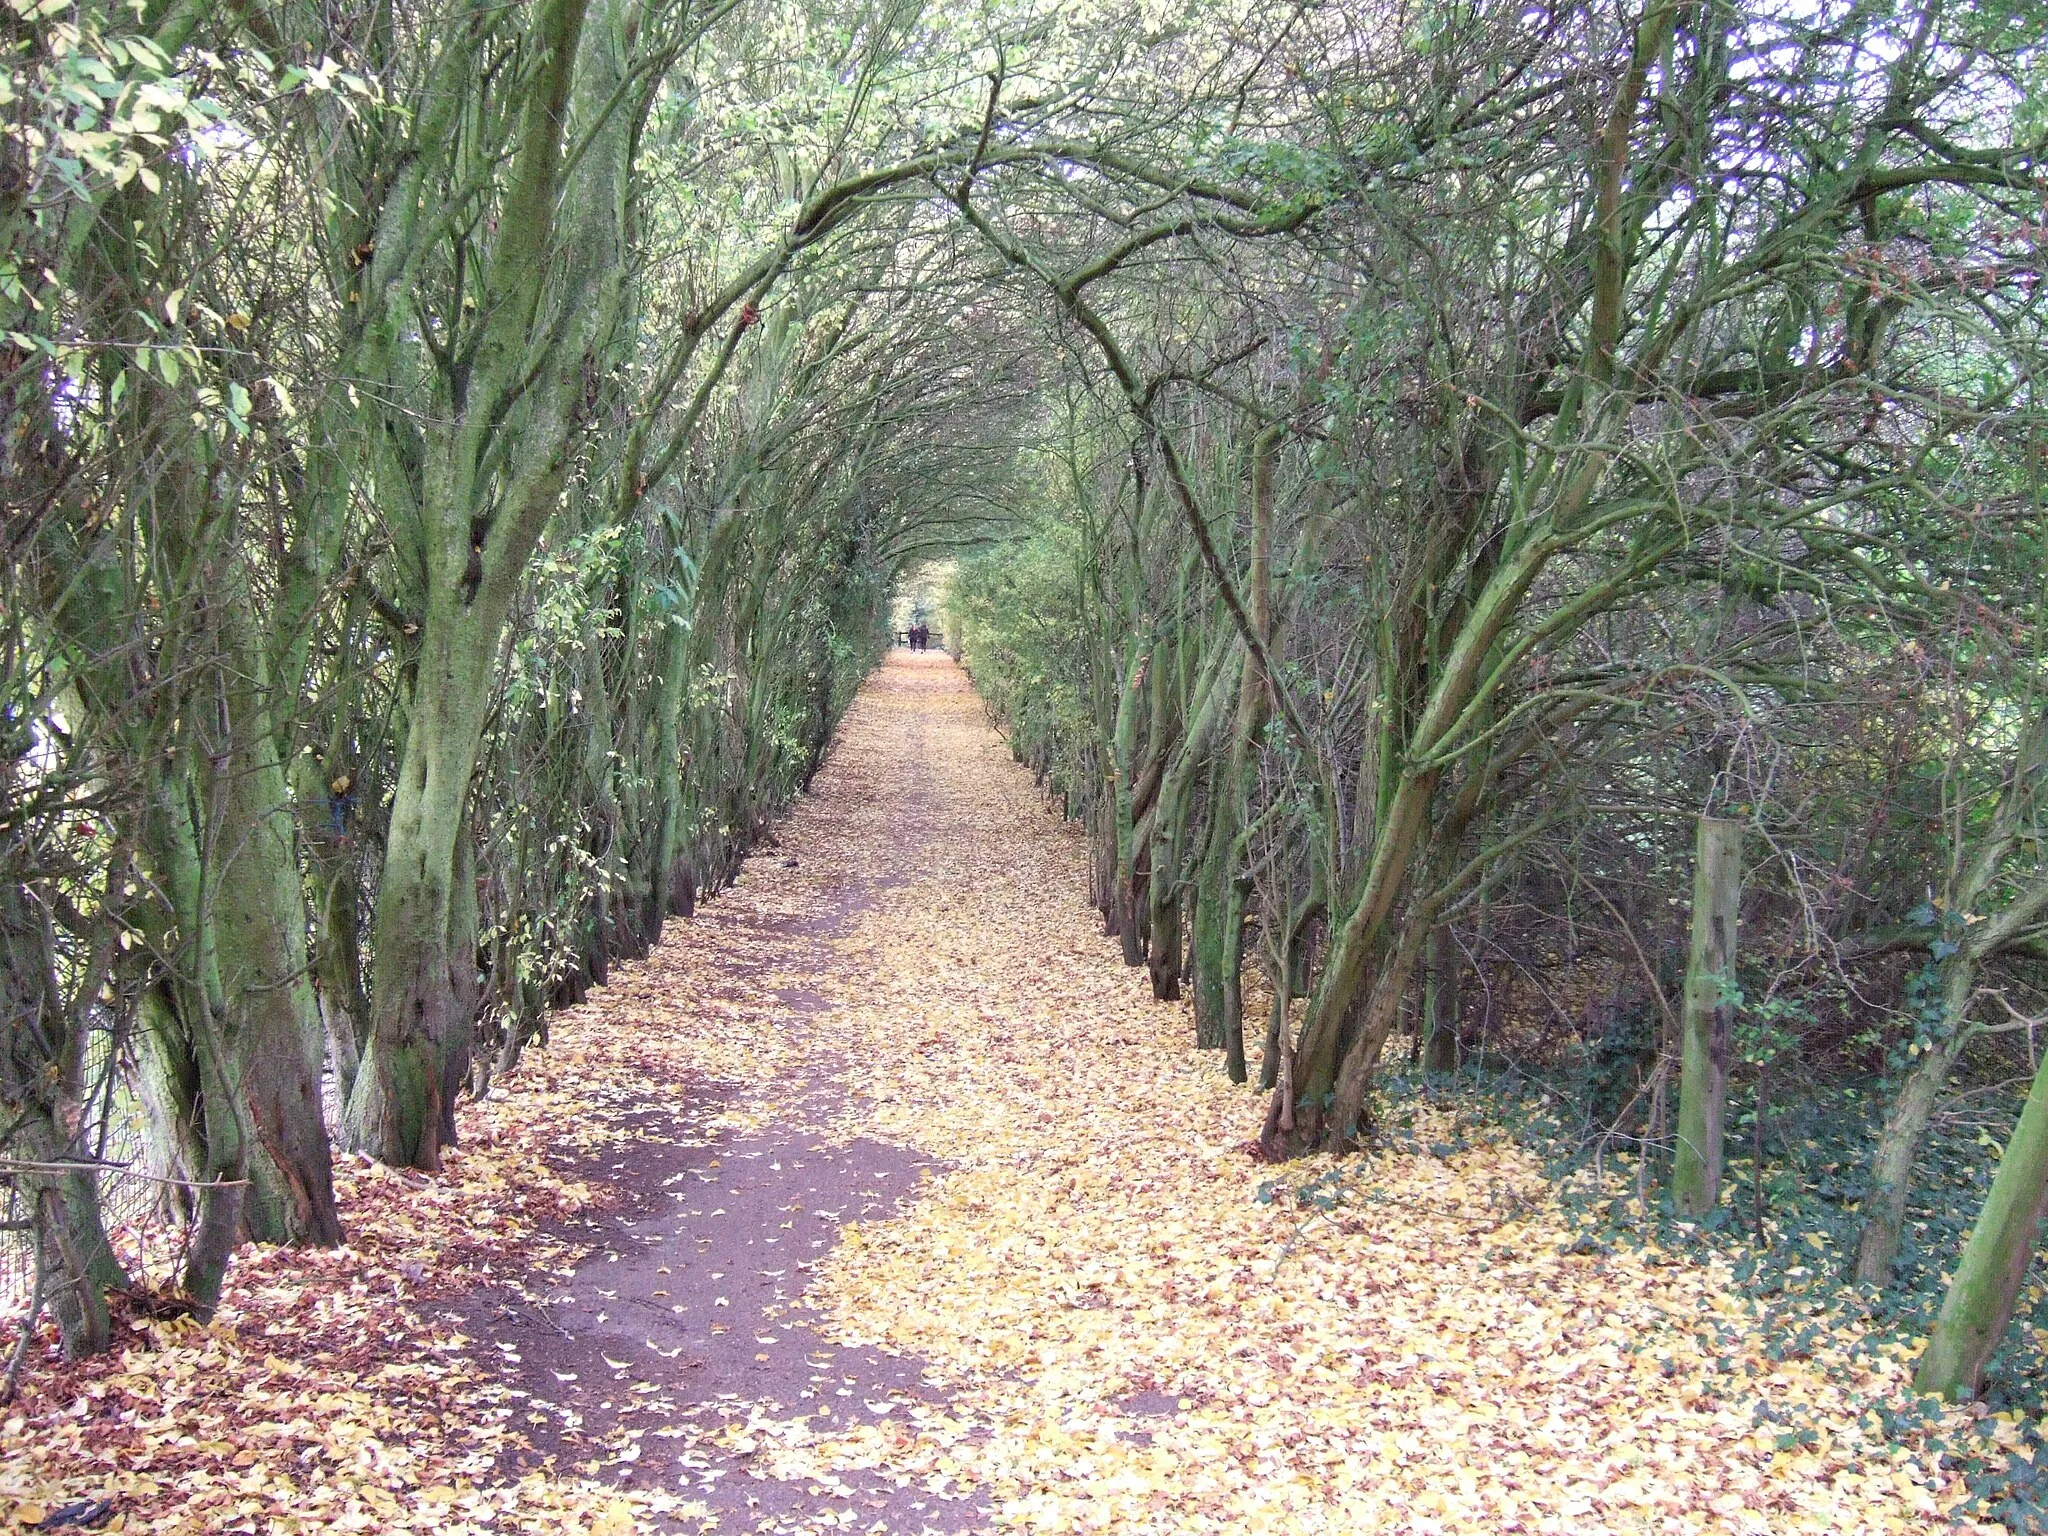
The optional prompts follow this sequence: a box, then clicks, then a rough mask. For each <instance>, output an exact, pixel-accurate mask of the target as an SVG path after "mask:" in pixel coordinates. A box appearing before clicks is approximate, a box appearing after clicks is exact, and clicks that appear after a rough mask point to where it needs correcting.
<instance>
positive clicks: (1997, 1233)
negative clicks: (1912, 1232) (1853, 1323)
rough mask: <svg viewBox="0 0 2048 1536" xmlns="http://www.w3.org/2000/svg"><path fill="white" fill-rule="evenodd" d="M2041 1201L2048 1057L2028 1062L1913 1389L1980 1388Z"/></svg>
mask: <svg viewBox="0 0 2048 1536" xmlns="http://www.w3.org/2000/svg"><path fill="white" fill-rule="evenodd" d="M2044 1205H2048V1058H2044V1059H2043V1060H2042V1063H2041V1065H2040V1066H2039V1067H2038V1068H2037V1069H2036V1070H2035V1073H2034V1085H2033V1087H2032V1089H2031V1090H2029V1092H2028V1094H2027V1102H2026V1107H2025V1108H2024V1109H2022V1110H2021V1111H2020V1120H2019V1124H2018V1125H2016V1126H2015V1127H2013V1133H2012V1139H2011V1140H2010V1141H2008V1142H2007V1143H2006V1145H2005V1155H2004V1156H2003V1157H2002V1158H2000V1159H1999V1162H1998V1173H1997V1175H1996V1176H1995V1177H1994V1178H1993V1179H1992V1181H1991V1192H1990V1193H1989V1194H1987V1195H1986V1196H1985V1197H1984V1209H1983V1210H1982V1211H1981V1212H1979V1213H1978V1216H1977V1224H1976V1225H1975V1226H1974V1227H1972V1228H1971V1229H1970V1240H1969V1242H1968V1243H1966V1244H1965V1245H1964V1247H1963V1257H1962V1261H1961V1263H1959V1264H1958V1265H1957V1266H1956V1275H1955V1279H1954V1280H1952V1281H1951V1282H1950V1283H1949V1288H1948V1295H1947V1297H1946V1298H1944V1299H1943V1301H1942V1304H1941V1316H1940V1317H1939V1318H1938V1319H1937V1320H1936V1322H1935V1325H1934V1334H1933V1336H1932V1337H1931V1338H1930V1339H1929V1340H1928V1341H1927V1351H1926V1353H1925V1354H1923V1355H1922V1356H1921V1357H1920V1364H1919V1368H1918V1369H1917V1370H1915V1371H1914V1373H1913V1390H1914V1391H1916V1392H1935V1393H1939V1394H1940V1395H1941V1396H1943V1397H1974V1396H1976V1395H1977V1393H1978V1392H1979V1391H1980V1390H1981V1389H1982V1388H1983V1385H1984V1368H1985V1367H1986V1366H1987V1365H1988V1364H1989V1363H1990V1361H1991V1356H1992V1354H1993V1353H1994V1352H1995V1351H1996V1350H1997V1348H1998V1345H1999V1342H2000V1340H2002V1339H2003V1338H2004V1337H2005V1331H2006V1329H2007V1327H2008V1326H2010V1324H2011V1322H2012V1314H2013V1308H2014V1307H2015V1306H2016V1305H2017V1303H2018V1301H2019V1294H2020V1286H2021V1284H2022V1282H2024V1281H2025V1279H2026V1277H2027V1267H2028V1265H2030V1264H2031V1263H2032V1262H2033V1259H2034V1249H2035V1248H2036V1247H2037V1246H2038V1245H2039V1242H2040V1235H2041V1219H2042V1215H2043V1210H2044Z"/></svg>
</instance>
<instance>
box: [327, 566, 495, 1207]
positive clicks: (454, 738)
mask: <svg viewBox="0 0 2048 1536" xmlns="http://www.w3.org/2000/svg"><path fill="white" fill-rule="evenodd" d="M448 597H449V599H451V601H447V602H445V603H443V604H442V605H440V606H442V607H443V610H444V611H443V614H442V615H440V617H441V623H440V624H438V625H432V627H431V628H430V630H429V638H430V642H431V643H430V645H429V646H428V647H426V648H425V650H426V654H424V655H422V657H421V661H420V668H419V674H418V678H417V680H416V683H415V691H414V701H413V713H412V721H411V725H410V728H409V729H408V730H407V732H406V738H405V754H404V756H403V758H402V759H401V761H400V765H399V772H398V780H397V784H396V786H395V788H394V794H393V797H392V803H391V821H390V827H389V831H388V833H387V835H386V843H385V854H384V872H383V878H382V879H381V880H380V881H379V883H378V888H377V909H376V918H375V949H376V961H375V969H374V972H373V980H372V986H371V998H372V1002H371V1016H370V1017H371V1025H370V1040H369V1047H368V1049H367V1050H365V1051H364V1053H363V1062H362V1068H361V1070H360V1071H359V1072H358V1073H357V1075H356V1085H355V1092H354V1093H353V1094H351V1095H350V1097H349V1102H348V1108H347V1111H346V1114H345V1117H344V1125H345V1127H346V1129H347V1134H348V1138H349V1143H350V1145H351V1146H354V1147H356V1148H357V1149H359V1150H361V1151H365V1152H368V1153H370V1154H371V1155H372V1156H374V1157H376V1158H377V1159H378V1160H379V1161H381V1162H385V1163H389V1164H392V1165H393V1166H395V1167H403V1168H422V1169H428V1170H435V1169H438V1168H439V1167H440V1166H441V1146H442V1142H443V1140H444V1139H445V1138H446V1134H447V1128H448V1126H449V1124H450V1122H451V1118H452V1116H453V1113H454V1103H453V1089H454V1088H456V1087H458V1086H459V1085H460V1084H461V1083H462V1081H463V1080H464V1079H465V1078H466V1077H467V1076H468V1072H469V1061H468V1051H469V1031H470V1014H469V1013H468V1012H466V1011H464V1009H463V1006H462V1002H461V1000H460V998H459V997H458V988H457V984H456V978H455V968H456V967H457V966H458V965H460V966H462V967H465V968H467V969H469V970H470V971H471V972H472V973H473V971H474V966H475V957H474V954H473V953H472V952H471V950H472V948H473V945H474V912H475V893H474V891H473V890H472V891H471V892H470V893H469V894H468V896H467V899H466V902H464V903H461V904H458V902H457V900H456V890H455V886H456V879H455V876H456V863H457V847H458V844H459V843H461V841H462V840H463V835H464V833H463V825H464V813H465V810H466V807H467V802H468V799H469V778H470V773H471V771H472V769H473V768H474V767H475V765H476V753H477V746H478V743H479V741H480V739H481V733H482V730H483V723H484V715H485V711H486V709H487V708H488V705H489V670H488V669H489V666H490V663H491V660H492V658H493V657H494V655H495V653H496V647H495V645H494V644H493V643H491V642H492V641H494V640H495V638H496V631H497V625H496V623H495V622H490V624H489V628H490V635H489V636H488V637H482V638H483V643H481V644H479V643H478V641H479V638H480V637H479V635H478V633H477V631H478V630H479V629H481V628H482V626H483V623H484V622H486V616H482V615H478V614H476V613H475V612H474V610H473V609H471V608H470V607H469V606H468V605H466V604H463V605H461V607H460V610H459V611H455V612H449V611H447V610H448V609H451V608H455V607H456V606H457V603H456V601H453V600H454V599H456V598H457V594H453V593H451V594H448ZM431 624H432V621H431V620H430V625H431ZM464 906H466V907H467V909H468V911H469V912H470V914H471V915H472V921H471V923H470V925H469V927H468V929H467V930H465V931H463V932H461V933H458V932H457V931H456V930H457V929H458V928H459V927H461V926H462V925H461V923H460V917H461V913H462V909H463V907H464ZM468 990H470V991H471V992H473V991H474V981H473V980H472V981H471V984H470V987H469V989H468ZM451 1069H455V1070H451Z"/></svg>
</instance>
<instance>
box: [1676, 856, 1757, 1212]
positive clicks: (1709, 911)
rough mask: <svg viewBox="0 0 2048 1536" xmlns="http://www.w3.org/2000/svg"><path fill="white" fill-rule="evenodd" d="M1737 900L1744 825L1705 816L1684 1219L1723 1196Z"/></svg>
mask: <svg viewBox="0 0 2048 1536" xmlns="http://www.w3.org/2000/svg"><path fill="white" fill-rule="evenodd" d="M1741 901H1742V823H1741V822H1739V821H1731V820H1728V819H1726V818H1724V817H1719V816H1702V817H1701V818H1700V826H1699V852H1698V857H1697V860H1696V863H1695V866H1694V869H1693V877H1692V957H1691V959H1690V961H1689V962H1688V963H1687V965H1686V970H1685V1012H1684V1014H1683V1016H1682V1017H1681V1019H1680V1021H1679V1034H1680V1042H1681V1045H1680V1048H1681V1050H1682V1051H1683V1053H1684V1054H1683V1057H1682V1061H1681V1071H1680V1076H1679V1085H1678V1150H1677V1155H1676V1156H1675V1157H1674V1158H1673V1160H1672V1165H1671V1200H1672V1204H1673V1205H1674V1206H1675V1207H1676V1208H1677V1211H1678V1214H1679V1215H1681V1216H1704V1215H1705V1214H1706V1213H1707V1212H1708V1211H1710V1210H1712V1209H1713V1208H1714V1205H1715V1203H1716V1202H1717V1201H1718V1200H1719V1199H1720V1194H1721V1121H1722V1116H1723V1114H1724V1112H1725V1111H1726V1108H1727V1103H1728V1032H1729V1027H1730V1025H1731V1024H1732V1023H1733V1021H1734V1012H1735V1010H1734V1007H1733V1005H1732V1004H1731V1003H1730V1002H1729V1001H1728V1000H1727V994H1728V992H1729V989H1730V984H1731V983H1732V982H1733V980H1734V977H1735V920H1736V912H1737V909H1738V907H1739V906H1740V905H1741Z"/></svg>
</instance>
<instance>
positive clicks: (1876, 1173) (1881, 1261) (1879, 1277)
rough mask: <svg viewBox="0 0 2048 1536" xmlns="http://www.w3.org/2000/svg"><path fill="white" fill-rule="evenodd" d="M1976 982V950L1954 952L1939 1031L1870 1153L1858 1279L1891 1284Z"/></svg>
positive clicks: (1963, 1038)
mask: <svg viewBox="0 0 2048 1536" xmlns="http://www.w3.org/2000/svg"><path fill="white" fill-rule="evenodd" d="M1976 988H1977V959H1976V956H1975V955H1974V954H1972V953H1971V952H1970V951H1968V950H1965V951H1963V952H1962V953H1960V954H1957V955H1954V956H1952V957H1951V958H1950V960H1949V962H1948V964H1947V965H1946V966H1945V967H1944V968H1943V972H1942V984H1941V1027H1940V1031H1939V1033H1938V1034H1937V1036H1936V1038H1935V1039H1934V1040H1932V1041H1930V1042H1929V1044H1928V1048H1927V1049H1926V1050H1924V1051H1922V1052H1921V1053H1920V1054H1919V1056H1918V1057H1917V1058H1916V1059H1915V1060H1914V1062H1913V1067H1912V1070H1911V1071H1910V1072H1908V1073H1907V1074H1906V1080H1905V1081H1904V1082H1903V1083H1901V1084H1900V1085H1899V1091H1898V1093H1897V1095H1896V1096H1895V1097H1894V1098H1893V1099H1892V1102H1891V1105H1890V1107H1889V1108H1887V1109H1886V1111H1885V1117H1884V1129H1883V1130H1881V1131H1880V1132H1879V1133H1878V1137H1877V1147H1876V1149H1875V1151H1874V1152H1873V1153H1872V1154H1871V1159H1870V1191H1869V1193H1868V1194H1866V1195H1865V1196H1864V1197H1863V1232H1862V1235H1861V1237H1859V1238H1858V1240H1857V1243H1856V1271H1855V1273H1856V1279H1857V1280H1858V1281H1859V1282H1860V1283H1862V1284H1864V1285H1875V1286H1880V1287H1882V1286H1886V1285H1889V1284H1891V1278H1892V1267H1893V1266H1894V1265H1895V1264H1897V1263H1898V1258H1899V1248H1900V1245H1901V1244H1902V1242H1903V1241H1904V1237H1905V1231H1906V1200H1907V1197H1908V1196H1909V1195H1910V1194H1911V1193H1912V1189H1913V1164H1914V1162H1915V1161H1916V1160H1917V1159H1918V1157H1919V1155H1920V1138H1921V1137H1922V1136H1924V1135H1925V1134H1926V1132H1927V1122H1928V1121H1929V1120H1930V1119H1931V1118H1932V1117H1933V1115H1934V1106H1935V1104H1936V1103H1937V1102H1938V1101H1939V1100H1940V1098H1941V1091H1942V1088H1943V1087H1944V1086H1945V1085H1946V1084H1947V1082H1948V1077H1949V1073H1950V1072H1951V1071H1953V1070H1954V1069H1955V1064H1956V1058H1957V1057H1959V1056H1961V1055H1962V1053H1963V1046H1964V1045H1965V1044H1966V1043H1968V1041H1969V1038H1970V1031H1969V1021H1968V1014H1969V1009H1970V998H1971V996H1972V994H1973V993H1974V992H1975V991H1976Z"/></svg>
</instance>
